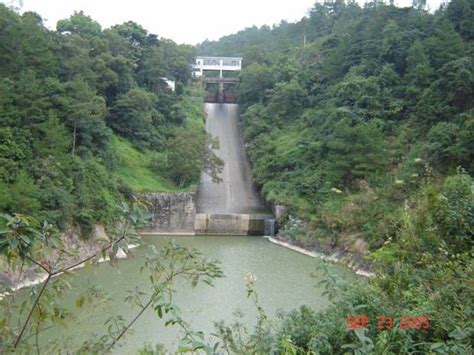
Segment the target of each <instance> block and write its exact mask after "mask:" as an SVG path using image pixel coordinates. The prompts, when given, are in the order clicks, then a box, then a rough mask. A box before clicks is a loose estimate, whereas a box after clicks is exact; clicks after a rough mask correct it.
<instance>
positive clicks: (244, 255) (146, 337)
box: [44, 236, 355, 354]
mask: <svg viewBox="0 0 474 355" xmlns="http://www.w3.org/2000/svg"><path fill="white" fill-rule="evenodd" d="M144 239H145V241H146V242H147V243H149V244H153V245H155V246H156V247H158V248H159V247H160V246H161V245H163V244H164V243H166V242H168V241H169V240H172V239H173V238H171V237H146V238H144ZM174 239H175V240H176V241H177V242H178V243H179V244H180V245H183V246H187V247H193V248H196V249H198V250H200V251H201V252H202V253H204V254H206V255H207V256H209V257H210V258H214V259H218V260H220V261H221V263H222V265H221V266H222V269H223V271H224V274H225V278H223V279H219V280H217V281H216V283H215V286H214V287H209V286H207V285H204V284H203V285H198V287H197V288H194V289H193V288H191V287H190V286H187V285H185V284H184V283H182V284H178V285H176V291H177V292H176V296H175V301H176V303H177V305H178V306H179V308H180V310H181V313H182V316H183V318H184V319H185V320H186V321H188V322H189V323H191V324H192V326H193V329H196V330H197V329H199V330H203V331H205V332H208V333H211V332H212V331H213V330H214V327H213V321H219V320H224V321H226V323H231V322H232V321H233V320H235V315H234V313H235V311H237V310H239V311H241V312H242V313H243V314H244V316H243V318H242V321H243V322H244V323H245V324H247V325H250V326H253V325H255V322H256V321H255V320H256V310H255V307H254V305H253V304H252V302H251V301H250V300H248V299H247V297H246V291H245V282H244V277H245V275H246V274H247V273H248V272H252V273H253V274H254V275H256V277H257V282H256V290H257V292H258V294H259V299H260V302H261V304H262V305H263V307H264V309H265V311H266V312H267V314H268V315H270V316H272V317H275V316H276V314H277V312H278V311H279V310H282V311H290V310H291V309H294V308H296V307H299V306H300V305H303V304H307V305H309V306H311V307H313V308H315V309H323V308H325V307H326V306H327V305H328V301H327V299H326V298H325V297H323V296H321V292H322V290H321V289H318V288H317V287H316V283H317V281H318V280H317V279H314V278H312V277H311V273H314V272H316V265H317V264H318V263H319V262H321V261H320V260H319V259H315V258H311V257H308V256H305V255H302V254H299V253H296V252H294V251H291V250H288V249H286V248H283V247H280V246H277V245H274V244H272V243H270V242H269V241H268V240H266V239H264V238H261V237H222V236H205V237H174ZM148 248H149V247H147V246H141V247H139V248H137V249H134V250H133V256H132V257H131V258H129V259H126V260H120V261H119V262H118V266H116V267H112V266H111V265H110V264H109V263H102V264H99V265H97V266H93V267H88V268H86V269H81V270H78V271H77V272H76V273H75V275H74V276H68V278H69V280H68V281H69V282H70V284H71V286H72V290H81V289H84V288H85V287H88V286H91V285H100V286H101V288H102V290H104V291H106V292H107V293H108V294H109V295H110V297H111V298H112V300H111V301H110V302H107V303H106V304H103V305H100V306H97V307H94V308H93V309H90V308H85V309H77V308H75V307H72V305H73V302H74V300H75V299H76V295H77V291H70V292H69V293H68V294H66V295H65V301H64V302H65V303H66V305H67V306H71V309H74V311H73V312H74V315H75V320H74V321H71V322H68V325H67V326H64V327H61V328H55V329H51V330H49V331H46V332H45V334H44V335H45V338H46V339H49V340H52V339H56V340H59V341H61V342H64V344H67V348H69V349H74V348H75V345H77V344H80V343H81V342H82V341H84V340H86V339H88V338H90V337H91V336H93V334H97V335H99V336H100V335H102V334H105V333H106V326H105V325H104V322H105V321H106V320H107V319H108V318H109V317H110V316H111V315H113V314H121V315H122V316H123V317H124V318H125V319H126V320H127V322H128V320H129V319H131V318H132V317H133V316H134V315H135V314H136V313H137V309H136V308H132V306H130V305H129V304H128V303H124V302H123V300H124V298H125V297H126V296H127V290H132V289H134V288H135V287H139V288H144V289H146V290H147V291H148V286H149V281H148V280H147V276H146V275H145V274H144V275H141V274H140V271H139V270H140V267H141V266H142V265H143V262H144V255H146V252H147V249H148ZM330 268H331V270H332V272H334V273H337V274H340V275H343V276H344V277H346V278H353V277H355V276H354V275H353V274H352V273H351V272H350V271H348V270H347V269H345V268H343V267H339V266H336V265H332V266H331V267H330ZM178 336H179V331H178V330H177V329H174V328H173V327H164V324H163V321H162V320H160V319H159V318H158V317H157V316H156V314H155V313H154V312H153V310H150V311H148V312H146V313H145V314H144V315H143V316H142V317H141V318H140V319H139V320H138V322H137V323H135V325H134V327H133V333H131V334H128V335H127V336H126V337H125V338H124V339H122V340H121V341H120V343H119V346H118V347H117V348H116V349H115V351H114V353H118V354H133V353H135V352H136V351H137V349H140V348H141V347H143V345H144V344H145V343H150V344H157V343H162V344H164V345H165V346H166V347H167V348H168V349H175V348H176V347H177V344H178V341H177V340H178ZM65 347H66V345H65Z"/></svg>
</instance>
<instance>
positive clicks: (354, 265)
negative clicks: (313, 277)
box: [265, 235, 375, 278]
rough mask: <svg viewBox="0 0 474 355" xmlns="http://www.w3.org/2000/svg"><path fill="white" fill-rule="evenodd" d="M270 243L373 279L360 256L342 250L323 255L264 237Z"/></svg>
mask: <svg viewBox="0 0 474 355" xmlns="http://www.w3.org/2000/svg"><path fill="white" fill-rule="evenodd" d="M265 238H267V239H268V240H269V241H270V242H271V243H273V244H277V245H280V246H282V247H285V248H288V249H291V250H293V251H296V252H298V253H301V254H304V255H307V256H310V257H313V258H321V259H323V260H328V261H331V262H334V263H338V264H343V265H345V266H347V267H348V268H350V269H351V270H353V271H354V272H355V273H356V275H359V276H363V277H369V278H370V277H374V276H375V273H373V272H372V271H371V270H370V266H369V265H368V264H363V265H361V261H360V259H361V256H359V255H356V254H353V253H349V252H347V251H345V250H342V249H336V250H334V252H332V253H331V254H325V253H321V252H318V251H314V250H309V249H306V248H304V247H302V246H298V245H296V244H295V243H294V241H293V240H291V239H287V238H283V237H282V236H278V235H277V236H275V237H265Z"/></svg>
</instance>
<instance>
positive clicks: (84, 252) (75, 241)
mask: <svg viewBox="0 0 474 355" xmlns="http://www.w3.org/2000/svg"><path fill="white" fill-rule="evenodd" d="M62 239H63V242H64V244H65V245H66V247H67V248H70V249H74V250H77V255H75V256H74V257H71V258H69V259H68V260H67V262H68V263H70V264H73V263H74V262H78V261H80V260H81V259H85V258H87V257H89V256H91V255H94V254H96V253H97V252H99V251H100V250H101V248H102V247H103V244H104V243H105V242H108V240H109V239H108V237H107V235H106V233H105V231H104V228H103V226H100V225H97V226H96V230H95V234H94V237H93V238H91V239H89V240H84V239H82V238H81V237H79V236H78V235H77V234H76V233H74V232H72V231H69V232H67V233H65V234H64V235H63V237H62ZM135 247H137V245H128V249H133V248H135ZM126 257H127V255H126V254H125V253H124V252H123V251H122V250H118V252H117V255H116V258H117V259H124V258H126ZM109 260H110V259H109V257H105V258H100V259H99V260H98V263H102V262H106V261H109ZM82 267H84V263H83V264H80V265H77V266H76V267H74V268H73V269H71V270H76V269H79V268H82ZM59 275H61V273H59V274H57V275H55V277H56V276H59ZM46 278H47V274H46V273H45V272H44V271H42V270H41V269H40V268H39V267H37V266H28V267H27V268H24V269H20V270H16V271H13V270H10V269H8V268H6V269H5V270H1V271H0V286H1V289H3V290H5V291H3V293H2V292H1V291H0V298H1V297H2V296H5V295H7V294H8V293H9V292H15V291H18V290H20V289H22V288H26V287H32V286H35V285H38V284H40V283H42V282H43V281H45V280H46ZM1 289H0V290H1Z"/></svg>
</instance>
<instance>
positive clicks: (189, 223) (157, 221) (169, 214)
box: [141, 192, 196, 234]
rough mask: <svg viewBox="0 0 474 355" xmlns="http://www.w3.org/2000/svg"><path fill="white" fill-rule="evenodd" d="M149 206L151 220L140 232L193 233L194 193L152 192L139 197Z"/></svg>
mask: <svg viewBox="0 0 474 355" xmlns="http://www.w3.org/2000/svg"><path fill="white" fill-rule="evenodd" d="M141 197H142V198H144V199H145V200H146V201H148V202H149V203H150V204H151V206H150V213H151V214H152V219H151V222H150V224H149V225H148V226H147V227H146V228H144V229H143V230H142V232H143V233H144V234H147V233H151V234H152V233H158V234H160V233H168V232H169V233H178V234H179V233H184V234H188V233H190V234H193V233H194V218H195V215H196V193H194V192H153V193H145V194H142V195H141Z"/></svg>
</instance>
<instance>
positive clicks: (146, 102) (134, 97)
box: [107, 88, 162, 148]
mask: <svg viewBox="0 0 474 355" xmlns="http://www.w3.org/2000/svg"><path fill="white" fill-rule="evenodd" d="M155 104H156V96H155V95H154V94H152V93H150V92H148V91H145V90H143V89H138V88H136V89H132V90H130V91H129V92H127V93H126V94H125V95H122V96H120V97H119V98H118V99H117V101H116V102H115V104H114V106H112V108H111V110H110V113H109V116H108V119H107V121H108V124H109V125H110V126H111V127H112V128H113V129H114V130H115V131H116V132H118V133H119V134H121V135H123V136H124V137H126V138H129V139H131V140H133V141H134V142H136V143H137V144H139V145H142V146H144V147H155V148H157V147H160V146H161V144H162V142H161V139H160V136H159V133H158V131H157V129H156V126H157V125H158V124H159V123H160V122H161V120H162V116H161V115H160V114H159V113H158V111H157V110H156V109H155Z"/></svg>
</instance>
